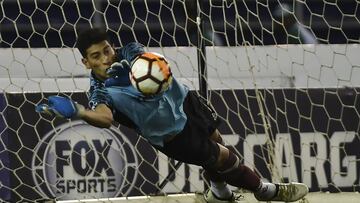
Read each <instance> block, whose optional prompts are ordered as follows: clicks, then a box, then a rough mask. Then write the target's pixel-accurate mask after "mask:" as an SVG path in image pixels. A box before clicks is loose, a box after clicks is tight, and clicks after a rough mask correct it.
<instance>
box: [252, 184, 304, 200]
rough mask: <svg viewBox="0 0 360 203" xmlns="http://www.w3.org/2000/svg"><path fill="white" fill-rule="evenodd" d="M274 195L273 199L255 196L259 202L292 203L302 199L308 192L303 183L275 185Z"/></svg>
mask: <svg viewBox="0 0 360 203" xmlns="http://www.w3.org/2000/svg"><path fill="white" fill-rule="evenodd" d="M275 185H276V189H277V192H276V195H275V196H274V197H273V198H270V199H268V198H262V197H259V196H257V195H256V194H254V195H255V198H256V199H257V200H259V201H283V202H294V201H297V200H299V199H302V198H303V197H304V196H305V195H306V194H307V193H308V192H309V188H308V187H307V186H306V185H305V184H303V183H276V184H275Z"/></svg>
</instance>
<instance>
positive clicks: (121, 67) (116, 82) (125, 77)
mask: <svg viewBox="0 0 360 203" xmlns="http://www.w3.org/2000/svg"><path fill="white" fill-rule="evenodd" d="M129 72H130V65H129V63H128V62H127V61H126V60H124V59H123V60H121V61H120V62H115V63H113V64H112V65H111V66H110V68H108V69H107V70H106V73H107V74H108V75H109V76H110V78H108V79H106V80H105V87H110V86H129V85H130V84H131V82H130V78H129Z"/></svg>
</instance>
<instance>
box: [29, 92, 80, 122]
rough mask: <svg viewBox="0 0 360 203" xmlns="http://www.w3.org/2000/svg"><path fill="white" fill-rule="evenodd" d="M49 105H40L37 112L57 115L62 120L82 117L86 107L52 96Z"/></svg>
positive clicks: (64, 98)
mask: <svg viewBox="0 0 360 203" xmlns="http://www.w3.org/2000/svg"><path fill="white" fill-rule="evenodd" d="M48 100H49V102H48V104H39V105H37V106H36V108H35V110H36V112H39V113H45V114H50V115H55V116H57V117H61V118H75V117H80V116H81V114H82V113H83V111H85V107H84V106H83V105H81V104H78V103H76V102H74V101H72V100H71V99H68V98H66V97H61V96H50V97H49V98H48Z"/></svg>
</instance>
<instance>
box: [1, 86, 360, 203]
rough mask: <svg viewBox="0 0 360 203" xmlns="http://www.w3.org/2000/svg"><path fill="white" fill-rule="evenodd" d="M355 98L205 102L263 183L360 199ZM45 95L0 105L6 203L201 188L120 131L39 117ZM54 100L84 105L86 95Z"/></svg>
mask: <svg viewBox="0 0 360 203" xmlns="http://www.w3.org/2000/svg"><path fill="white" fill-rule="evenodd" d="M357 92H358V90H357V89H347V88H344V89H274V90H269V89H267V90H258V91H255V90H218V91H212V92H211V94H210V102H211V105H212V106H213V107H214V109H215V110H216V112H217V113H218V116H220V118H221V119H222V120H223V122H222V124H221V125H220V128H219V130H220V132H221V133H222V134H223V135H224V138H225V140H226V143H227V145H229V147H232V148H233V149H234V150H235V151H237V153H238V154H239V156H241V157H242V158H243V160H242V161H243V163H244V164H246V165H248V166H250V167H252V168H254V169H255V171H256V172H257V173H259V175H261V176H262V177H263V178H264V179H267V180H269V181H299V182H304V183H306V184H307V185H308V186H309V187H310V190H311V191H331V192H338V191H360V188H359V186H358V185H359V184H358V182H359V171H360V165H359V159H358V157H359V156H360V151H359V150H357V146H359V144H360V138H359V129H360V126H359V123H360V122H359V121H360V117H359V110H360V101H359V99H358V93H357ZM54 94H57V93H54ZM54 94H51V95H54ZM49 95H50V94H45V95H44V94H40V93H26V94H7V95H6V97H7V101H8V104H6V103H4V104H5V106H6V108H4V104H3V106H2V107H1V108H2V109H3V110H2V112H3V114H2V115H3V117H4V116H5V118H3V120H0V127H2V128H4V129H3V130H2V131H1V132H2V134H1V136H2V145H5V146H0V147H2V148H1V149H5V150H0V151H1V152H4V151H7V152H8V153H7V154H8V156H4V155H3V154H1V161H2V162H3V164H4V163H5V164H7V165H8V167H5V168H6V169H11V170H5V171H7V172H6V174H5V175H4V176H3V175H1V178H2V179H1V181H2V182H3V184H4V183H6V184H8V185H10V188H13V189H12V190H11V191H8V190H7V191H5V192H2V193H1V194H2V195H3V194H4V195H5V196H4V198H7V197H9V196H7V195H8V192H11V194H12V196H11V201H21V200H24V199H26V200H41V199H49V198H52V199H53V198H56V199H61V200H66V199H85V198H105V197H120V196H137V195H145V194H146V195H149V194H157V193H161V192H166V193H179V192H194V191H196V190H197V191H198V190H200V191H201V190H202V189H204V188H205V187H206V184H205V182H204V180H203V179H202V176H201V173H202V170H201V168H200V167H195V166H191V165H186V164H183V165H181V166H180V167H179V168H177V169H175V168H174V167H173V165H175V164H176V163H177V162H176V161H174V160H168V159H167V158H166V157H165V156H164V155H163V154H161V153H159V152H157V151H156V150H154V149H153V148H152V147H151V146H150V145H149V144H148V143H147V142H146V140H144V139H142V138H140V137H139V136H137V135H136V134H135V132H134V131H132V130H130V129H128V128H126V127H124V126H118V125H117V124H114V126H112V127H111V128H109V129H100V128H95V127H92V126H90V125H87V124H85V123H84V122H83V121H80V120H72V121H70V120H65V119H58V118H53V117H51V116H44V115H39V114H37V113H36V112H35V111H34V108H35V104H37V103H40V102H44V98H46V97H47V96H49ZM61 95H63V96H64V95H65V96H69V97H71V98H72V99H74V100H76V101H78V102H79V103H81V104H84V105H86V104H87V97H86V94H85V93H62V94H61ZM258 98H261V99H258ZM4 119H5V120H6V124H5V121H4ZM7 139H8V140H7ZM7 157H9V159H6V158H7ZM6 161H9V162H6ZM3 168H4V167H3ZM169 174H173V175H169ZM168 175H169V176H168ZM7 177H10V179H9V178H7ZM166 177H167V179H166ZM9 180H10V182H9ZM6 181H8V182H6ZM159 185H161V187H160V186H159ZM179 190H181V191H179Z"/></svg>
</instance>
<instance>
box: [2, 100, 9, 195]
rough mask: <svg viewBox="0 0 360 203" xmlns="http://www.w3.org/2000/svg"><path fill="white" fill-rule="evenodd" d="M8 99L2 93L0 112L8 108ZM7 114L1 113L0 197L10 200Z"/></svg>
mask: <svg viewBox="0 0 360 203" xmlns="http://www.w3.org/2000/svg"><path fill="white" fill-rule="evenodd" d="M6 106H7V105H6V100H5V97H4V95H3V94H0V112H4V109H5V108H6ZM6 117H7V115H5V114H2V113H0V132H1V134H0V139H1V142H0V164H1V165H0V183H1V185H0V199H1V200H5V201H8V200H10V198H11V197H10V195H11V194H10V190H9V189H8V188H10V173H11V172H10V160H9V152H8V151H7V148H6V145H8V140H9V138H8V134H7V131H6V120H5V118H6Z"/></svg>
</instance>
